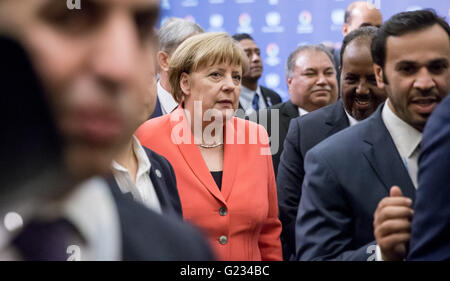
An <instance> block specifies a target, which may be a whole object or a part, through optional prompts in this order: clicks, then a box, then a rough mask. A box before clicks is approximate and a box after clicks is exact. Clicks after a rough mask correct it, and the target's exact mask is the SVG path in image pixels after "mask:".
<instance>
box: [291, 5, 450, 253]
mask: <svg viewBox="0 0 450 281" xmlns="http://www.w3.org/2000/svg"><path fill="white" fill-rule="evenodd" d="M449 34H450V31H449V27H448V24H447V22H446V21H445V20H443V19H441V18H439V17H438V16H437V15H436V14H435V13H434V12H432V11H429V10H420V11H414V12H404V13H399V14H396V15H394V16H393V17H392V18H391V19H389V20H388V21H387V22H385V23H384V24H383V25H382V26H381V28H380V29H379V30H378V32H377V35H376V36H375V38H374V39H373V40H372V43H371V54H372V57H373V59H374V63H375V65H374V70H375V76H376V79H377V84H378V86H379V87H381V88H383V89H385V90H386V93H387V96H388V99H387V101H386V103H385V104H383V105H381V106H379V107H378V109H377V111H375V113H374V114H372V115H371V116H370V117H369V118H367V119H366V120H364V121H362V122H360V123H359V124H357V125H355V126H353V127H350V128H347V129H345V130H343V131H341V132H339V133H337V134H335V135H333V136H331V137H329V138H327V139H326V140H324V141H323V142H321V143H319V144H318V145H317V146H315V147H314V148H312V149H311V150H310V151H308V153H307V154H306V157H305V179H304V182H303V186H302V196H301V200H300V205H299V210H298V214H297V221H296V229H295V231H296V249H297V258H298V259H299V260H361V261H366V260H375V259H377V260H379V259H381V258H382V259H389V260H394V259H403V258H404V257H405V254H406V243H407V242H408V240H409V230H410V220H411V217H412V209H411V206H412V202H413V201H414V197H415V189H416V187H417V158H418V155H419V153H420V151H419V149H420V142H421V138H422V130H423V128H424V126H425V124H426V121H427V120H428V117H429V116H430V114H431V113H432V111H433V110H434V108H435V107H436V106H437V105H438V104H439V103H440V101H441V100H442V99H444V98H445V96H446V95H447V92H448V90H449V87H450V79H449V78H450V72H449V65H450V40H449ZM398 187H400V188H398ZM374 213H375V215H374ZM375 239H376V240H375Z"/></svg>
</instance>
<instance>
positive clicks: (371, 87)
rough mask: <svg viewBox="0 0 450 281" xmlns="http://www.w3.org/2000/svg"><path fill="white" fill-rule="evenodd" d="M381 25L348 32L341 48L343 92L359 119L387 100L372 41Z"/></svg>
mask: <svg viewBox="0 0 450 281" xmlns="http://www.w3.org/2000/svg"><path fill="white" fill-rule="evenodd" d="M377 30H378V28H376V27H373V26H366V27H361V28H358V29H355V30H353V31H352V32H350V33H349V34H348V35H347V36H345V38H344V41H343V43H342V48H341V65H342V66H341V67H342V68H341V83H340V84H341V96H342V100H343V103H344V106H345V109H346V111H347V112H348V113H349V114H350V115H351V116H352V117H353V118H355V119H356V120H363V119H365V118H367V117H369V116H370V115H371V114H372V113H373V112H374V111H375V110H376V109H377V107H378V105H380V103H382V102H384V101H385V100H386V92H385V91H384V89H380V88H378V86H377V80H376V79H375V73H374V70H373V60H372V55H371V54H370V44H371V43H372V39H373V37H374V36H375V34H376V33H377Z"/></svg>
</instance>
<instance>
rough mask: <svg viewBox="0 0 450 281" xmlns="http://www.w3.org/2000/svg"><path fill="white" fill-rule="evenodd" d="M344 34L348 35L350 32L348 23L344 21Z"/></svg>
mask: <svg viewBox="0 0 450 281" xmlns="http://www.w3.org/2000/svg"><path fill="white" fill-rule="evenodd" d="M341 31H342V35H343V36H344V37H345V35H347V33H348V23H346V22H344V24H343V25H342V29H341Z"/></svg>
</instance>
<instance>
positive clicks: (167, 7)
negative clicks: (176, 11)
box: [161, 0, 170, 10]
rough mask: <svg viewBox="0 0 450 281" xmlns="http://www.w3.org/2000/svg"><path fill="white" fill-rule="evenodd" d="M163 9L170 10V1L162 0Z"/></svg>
mask: <svg viewBox="0 0 450 281" xmlns="http://www.w3.org/2000/svg"><path fill="white" fill-rule="evenodd" d="M161 8H162V9H164V10H170V3H169V0H162V1H161Z"/></svg>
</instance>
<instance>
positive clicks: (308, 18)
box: [297, 10, 314, 34]
mask: <svg viewBox="0 0 450 281" xmlns="http://www.w3.org/2000/svg"><path fill="white" fill-rule="evenodd" d="M298 22H299V24H298V26H297V33H299V34H305V33H313V31H314V27H313V25H312V24H311V23H312V15H311V13H310V12H309V11H307V10H303V11H301V12H300V14H299V15H298Z"/></svg>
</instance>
